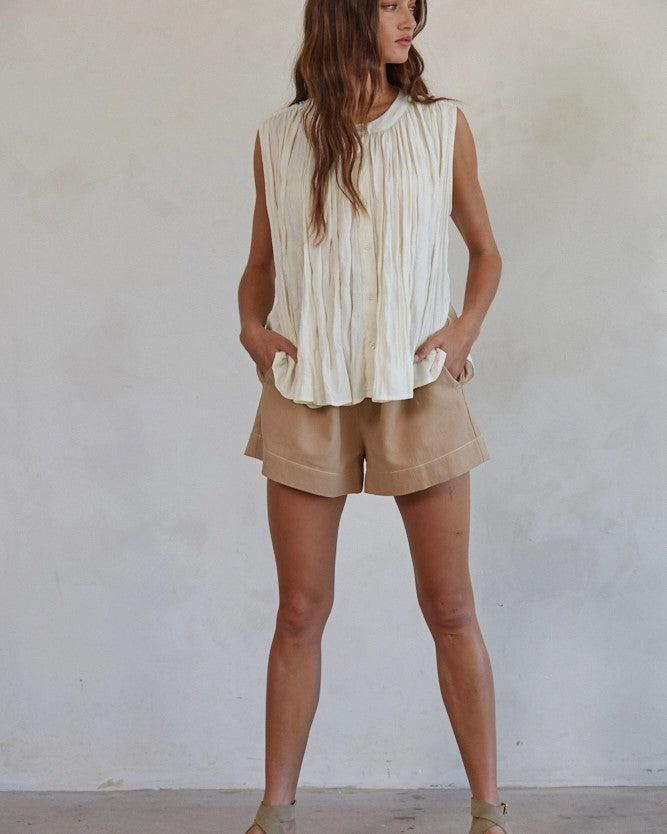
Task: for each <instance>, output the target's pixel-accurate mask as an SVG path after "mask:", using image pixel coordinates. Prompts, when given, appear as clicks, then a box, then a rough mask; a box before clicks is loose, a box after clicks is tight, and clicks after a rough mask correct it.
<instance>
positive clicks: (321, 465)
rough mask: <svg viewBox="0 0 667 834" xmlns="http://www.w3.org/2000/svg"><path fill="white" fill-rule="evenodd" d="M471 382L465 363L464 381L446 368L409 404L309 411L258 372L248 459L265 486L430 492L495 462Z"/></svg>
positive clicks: (326, 491)
mask: <svg viewBox="0 0 667 834" xmlns="http://www.w3.org/2000/svg"><path fill="white" fill-rule="evenodd" d="M473 374H474V369H473V367H472V364H471V362H470V361H469V360H466V365H465V368H464V370H463V371H462V373H461V376H460V377H459V379H458V380H457V379H454V377H453V376H452V375H451V374H450V373H449V371H448V370H447V369H446V368H444V367H443V370H442V372H441V373H440V376H439V377H438V378H437V379H436V380H435V381H434V382H431V383H429V384H427V385H421V386H419V387H418V388H415V390H414V396H413V397H412V398H411V399H408V400H395V401H392V402H384V403H376V402H373V400H371V399H365V400H362V401H361V402H360V403H356V404H355V405H343V406H335V405H325V406H321V407H320V408H309V407H308V406H307V405H304V404H303V403H295V402H293V401H292V400H289V399H287V398H285V397H283V395H282V394H281V393H280V392H279V391H278V389H277V388H276V387H275V384H274V381H273V373H272V371H271V370H270V369H269V371H268V372H267V373H266V374H265V375H264V376H263V377H262V376H261V375H260V374H259V371H258V376H259V377H260V381H261V382H262V394H261V397H260V401H259V406H258V408H257V414H256V416H255V422H254V425H253V427H252V431H251V434H250V438H249V440H248V443H247V446H246V448H245V451H244V454H246V455H248V456H249V457H254V458H258V459H259V460H261V461H262V474H263V475H265V476H266V477H267V478H270V479H272V480H274V481H278V482H279V483H282V484H287V485H288V486H291V487H295V488H297V489H301V490H305V491H306V492H311V493H315V494H316V495H325V496H329V497H334V496H337V495H346V494H348V493H352V492H361V491H362V489H363V491H365V492H368V493H373V494H375V495H404V494H406V493H409V492H416V491H417V490H421V489H426V488H427V487H429V486H433V485H434V484H438V483H442V482H443V481H448V480H449V479H450V478H455V477H456V476H457V475H462V474H463V473H465V472H468V471H469V470H470V469H472V468H473V467H474V466H477V465H478V464H480V463H483V462H484V461H487V460H489V453H488V451H487V448H486V444H485V442H484V439H483V437H482V435H481V434H480V431H479V428H478V426H477V423H476V422H475V419H474V418H473V416H472V414H471V412H470V408H469V407H468V402H467V399H466V395H465V391H464V385H465V383H466V382H468V381H469V380H470V378H471V377H472V376H473ZM364 470H365V471H364ZM364 475H365V477H364Z"/></svg>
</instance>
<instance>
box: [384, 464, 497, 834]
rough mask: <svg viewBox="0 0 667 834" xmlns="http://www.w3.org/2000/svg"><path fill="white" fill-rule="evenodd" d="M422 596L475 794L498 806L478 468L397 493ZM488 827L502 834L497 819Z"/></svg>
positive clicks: (443, 690) (448, 705)
mask: <svg viewBox="0 0 667 834" xmlns="http://www.w3.org/2000/svg"><path fill="white" fill-rule="evenodd" d="M396 503H397V505H398V508H399V510H400V513H401V516H402V518H403V522H404V524H405V530H406V533H407V536H408V542H409V545H410V553H411V555H412V562H413V566H414V572H415V581H416V587H417V598H418V600H419V604H420V607H421V609H422V612H423V614H424V618H425V619H426V623H427V625H428V628H429V630H430V632H431V634H432V635H433V640H434V642H435V651H436V661H437V667H438V680H439V683H440V691H441V693H442V698H443V701H444V704H445V707H446V709H447V714H448V716H449V720H450V721H451V724H452V730H453V731H454V736H455V738H456V742H457V744H458V747H459V750H460V752H461V758H462V760H463V766H464V768H465V771H466V775H467V777H468V781H469V782H470V789H471V792H472V795H473V796H475V797H476V798H477V799H483V800H485V801H486V802H491V803H493V804H494V805H497V804H498V802H499V798H498V787H497V784H496V719H495V695H494V688H493V673H492V671H491V664H490V662H489V656H488V653H487V650H486V646H485V644H484V640H483V638H482V634H481V632H480V629H479V623H478V622H477V616H476V613H475V603H474V599H473V590H472V584H471V580H470V573H469V569H468V541H469V529H470V474H469V473H466V474H464V475H461V476H459V477H458V478H453V479H452V480H450V481H447V482H446V483H443V484H437V485H436V486H433V487H430V488H429V489H425V490H421V491H419V492H413V493H410V494H409V495H401V496H396ZM488 834H502V830H501V829H500V828H499V827H498V826H496V825H494V826H492V827H491V828H489V829H488Z"/></svg>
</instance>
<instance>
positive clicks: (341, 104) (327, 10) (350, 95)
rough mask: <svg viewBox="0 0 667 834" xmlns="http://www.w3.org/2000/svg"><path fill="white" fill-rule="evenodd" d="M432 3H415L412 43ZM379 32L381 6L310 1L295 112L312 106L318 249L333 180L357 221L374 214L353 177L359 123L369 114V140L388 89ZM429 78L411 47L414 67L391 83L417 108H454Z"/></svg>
mask: <svg viewBox="0 0 667 834" xmlns="http://www.w3.org/2000/svg"><path fill="white" fill-rule="evenodd" d="M426 2H427V0H416V4H415V5H416V9H415V13H414V14H415V21H416V27H415V30H414V35H413V37H414V36H416V35H418V34H419V33H420V32H421V31H422V30H423V28H424V26H425V25H426V13H427V9H426ZM377 32H378V0H306V5H305V10H304V21H303V42H302V45H301V48H300V51H299V54H298V56H297V58H296V61H295V63H294V73H293V78H294V86H295V90H296V92H295V96H294V98H293V99H292V101H290V103H289V104H290V105H293V104H297V103H299V102H303V101H306V102H307V104H306V106H305V107H304V111H303V114H302V119H303V127H304V131H305V133H306V136H307V139H308V142H309V144H310V146H311V148H312V151H313V156H314V168H313V178H312V182H311V217H310V221H309V224H308V228H309V231H311V232H313V233H314V234H315V237H316V239H317V243H320V242H321V241H322V240H323V238H324V235H325V231H326V218H325V216H324V196H325V192H326V187H327V183H328V181H329V178H330V176H331V174H332V172H333V173H334V174H335V177H336V182H337V184H338V186H339V188H340V189H341V190H342V191H343V193H344V194H345V195H346V196H347V198H348V199H349V200H350V202H351V203H352V205H353V208H354V212H355V214H358V212H359V211H363V212H364V213H365V214H368V210H367V209H366V206H365V205H364V203H363V200H362V199H361V196H360V194H359V192H358V190H357V187H356V186H355V184H354V182H353V181H352V180H353V177H352V172H353V169H354V165H355V162H356V159H357V156H359V163H361V161H362V157H363V144H362V140H361V136H360V133H359V131H358V130H357V125H356V115H357V114H358V113H361V114H362V118H361V122H360V124H361V125H362V132H365V125H366V123H367V121H368V115H369V113H370V110H371V105H372V103H373V101H374V99H375V96H376V94H377V93H378V91H379V90H380V88H381V85H382V78H381V74H382V67H381V63H380V49H379V43H378V34H377ZM423 71H424V61H423V59H422V57H421V55H420V54H419V52H417V50H416V49H415V47H414V45H413V44H411V45H410V49H409V52H408V58H407V61H405V62H404V63H401V64H387V81H388V82H389V84H391V85H392V86H395V87H399V88H400V89H401V90H403V91H404V92H406V93H407V94H408V95H409V96H410V97H411V98H412V99H413V101H418V102H421V103H425V104H432V103H433V102H436V101H441V100H443V99H444V100H449V101H452V100H455V99H447V98H446V97H445V96H432V95H430V94H429V92H428V89H427V87H426V84H425V83H424V80H423V79H422V77H421V76H422V72H423ZM367 80H370V89H367ZM339 173H340V178H341V179H342V185H341V182H340V179H339ZM357 174H358V170H357Z"/></svg>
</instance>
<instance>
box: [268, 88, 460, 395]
mask: <svg viewBox="0 0 667 834" xmlns="http://www.w3.org/2000/svg"><path fill="white" fill-rule="evenodd" d="M306 105H307V102H306V101H303V102H299V103H297V104H293V105H289V106H287V107H282V108H280V109H279V110H277V111H275V112H274V113H272V114H271V115H270V116H268V117H267V118H266V119H264V121H262V122H261V123H260V126H259V139H260V147H261V153H262V167H263V171H264V181H265V192H266V204H267V211H268V215H269V223H270V227H271V240H272V244H273V257H274V264H275V272H276V277H275V297H274V304H273V307H272V309H271V312H270V313H269V316H268V318H267V322H266V327H268V328H270V329H271V330H274V331H276V332H278V333H281V334H282V335H283V336H285V337H286V338H288V339H289V340H290V341H291V342H293V343H294V344H295V345H296V347H297V352H298V361H297V362H295V361H294V360H293V359H292V358H291V357H290V356H288V355H287V354H286V353H285V352H284V351H278V352H277V353H276V355H275V357H274V361H273V365H272V370H273V377H274V382H275V385H276V388H277V389H278V391H279V392H280V393H281V394H282V395H283V396H284V397H287V398H288V399H291V400H293V401H294V402H296V403H304V404H305V405H308V406H310V407H312V408H317V407H319V406H323V405H337V406H338V405H352V404H354V403H358V402H360V401H361V400H363V399H365V398H366V397H369V398H370V399H372V400H374V401H375V402H388V401H391V400H403V399H409V398H411V397H412V396H413V392H414V389H415V388H416V387H418V386H421V385H425V384H427V383H429V382H433V381H434V380H435V379H437V377H438V376H439V374H440V372H441V371H442V369H443V366H444V364H445V356H446V354H445V351H443V350H442V349H440V348H435V349H434V350H432V351H431V352H430V353H429V354H428V355H427V356H426V358H425V359H423V360H422V361H421V362H420V363H415V360H414V353H415V350H416V349H417V347H419V345H420V344H421V343H422V342H423V341H424V340H425V339H426V338H427V337H428V336H430V335H431V334H432V333H434V332H435V331H436V330H439V329H440V328H441V327H443V326H444V325H445V324H446V322H447V320H448V313H449V305H450V282H449V272H448V267H447V255H448V237H449V222H448V221H449V215H450V212H451V207H452V170H453V154H454V132H455V128H456V112H457V106H456V104H455V103H454V102H450V101H437V102H434V103H433V104H422V103H419V102H415V101H413V100H412V99H411V98H410V97H409V96H408V94H407V93H405V92H404V91H403V90H399V92H398V96H397V97H396V99H395V100H394V101H393V102H392V104H391V105H390V107H389V108H388V109H387V110H386V111H385V112H384V113H383V114H382V115H381V116H379V117H378V118H376V119H374V120H372V121H370V122H368V123H367V131H366V132H362V126H361V125H359V126H358V127H359V129H360V134H361V136H362V142H363V154H360V156H359V157H358V158H357V159H358V160H359V158H361V162H360V163H359V162H357V163H356V164H355V168H354V171H353V181H354V182H356V179H355V175H356V172H357V170H359V173H360V176H359V180H358V183H359V184H358V190H359V193H360V195H361V198H362V200H363V202H364V204H365V205H366V207H367V209H368V215H366V214H363V213H359V214H358V216H355V214H354V211H353V207H352V204H351V203H350V201H349V199H348V198H347V197H346V196H345V194H343V192H342V191H341V190H340V188H339V186H338V184H337V183H336V179H335V177H334V176H331V177H330V179H329V182H328V185H327V190H326V192H325V203H324V211H325V218H326V221H327V229H326V236H325V239H324V240H323V242H322V243H320V244H319V245H317V246H315V245H314V244H313V242H312V239H311V238H310V237H309V235H308V234H307V232H306V226H307V223H308V219H309V216H310V183H311V178H312V172H313V158H312V151H311V149H310V146H309V143H308V140H307V137H306V134H305V132H304V129H303V125H302V116H303V111H304V108H305V107H306ZM468 358H469V359H470V361H471V362H472V359H471V357H468Z"/></svg>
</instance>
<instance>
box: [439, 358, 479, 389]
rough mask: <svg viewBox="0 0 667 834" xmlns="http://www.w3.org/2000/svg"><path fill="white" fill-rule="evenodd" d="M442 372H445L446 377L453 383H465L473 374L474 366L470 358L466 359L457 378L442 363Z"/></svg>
mask: <svg viewBox="0 0 667 834" xmlns="http://www.w3.org/2000/svg"><path fill="white" fill-rule="evenodd" d="M442 373H443V374H445V375H446V376H447V377H448V379H449V380H450V381H451V382H453V383H454V385H465V384H466V382H469V381H470V380H471V379H472V378H473V377H474V376H475V368H474V366H473V364H472V362H471V361H470V359H466V361H465V365H464V366H463V370H462V371H461V373H460V374H459V377H458V379H456V378H455V377H453V376H452V375H451V373H450V372H449V371H448V370H447V368H446V367H445V366H444V365H443V366H442Z"/></svg>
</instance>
